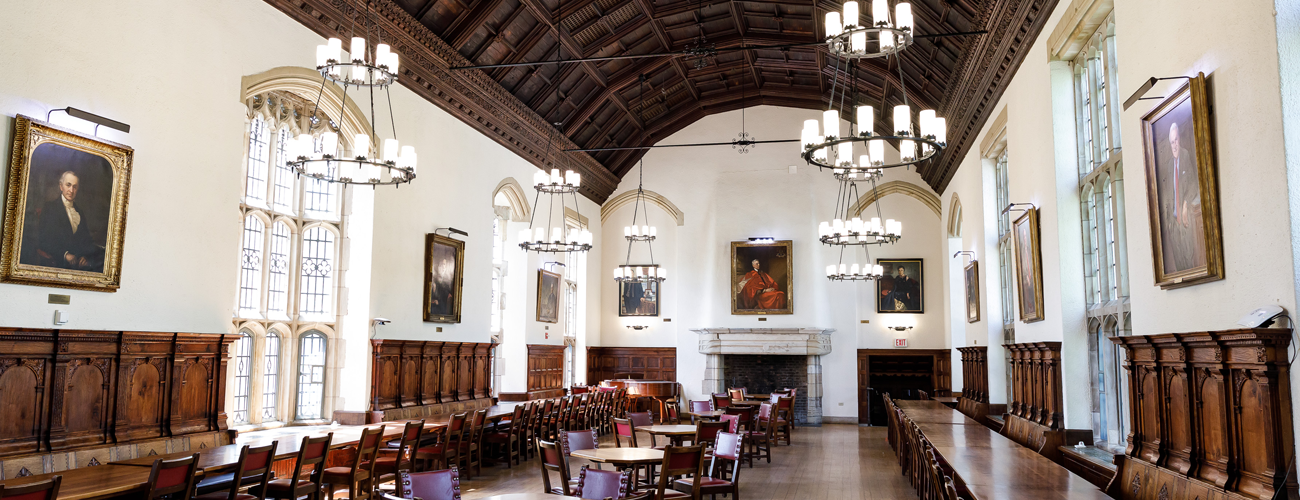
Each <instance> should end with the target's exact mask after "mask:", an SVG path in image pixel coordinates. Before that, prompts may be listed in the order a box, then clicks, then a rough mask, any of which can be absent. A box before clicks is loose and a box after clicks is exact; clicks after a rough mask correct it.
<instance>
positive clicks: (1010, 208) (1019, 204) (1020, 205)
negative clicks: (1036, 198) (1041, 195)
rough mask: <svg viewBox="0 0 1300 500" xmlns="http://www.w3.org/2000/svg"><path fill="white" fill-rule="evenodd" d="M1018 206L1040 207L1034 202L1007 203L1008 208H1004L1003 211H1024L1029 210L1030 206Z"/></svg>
mask: <svg viewBox="0 0 1300 500" xmlns="http://www.w3.org/2000/svg"><path fill="white" fill-rule="evenodd" d="M1016 207H1029V208H1035V209H1036V208H1038V205H1035V204H1033V203H1012V204H1010V205H1007V208H1004V209H1002V213H1004V214H1005V213H1007V212H1024V211H1026V210H1028V208H1016Z"/></svg>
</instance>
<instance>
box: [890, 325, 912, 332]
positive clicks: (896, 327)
mask: <svg viewBox="0 0 1300 500" xmlns="http://www.w3.org/2000/svg"><path fill="white" fill-rule="evenodd" d="M912 328H914V327H912V326H911V325H894V326H886V327H885V329H887V330H893V331H896V332H906V331H908V330H911V329H912Z"/></svg>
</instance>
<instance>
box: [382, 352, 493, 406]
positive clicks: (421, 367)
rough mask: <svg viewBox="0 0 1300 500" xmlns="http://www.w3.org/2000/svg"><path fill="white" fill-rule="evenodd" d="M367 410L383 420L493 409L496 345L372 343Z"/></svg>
mask: <svg viewBox="0 0 1300 500" xmlns="http://www.w3.org/2000/svg"><path fill="white" fill-rule="evenodd" d="M370 344H371V347H372V353H373V355H374V361H373V362H372V363H371V379H370V380H371V384H370V410H371V411H377V412H383V414H384V418H385V419H387V420H396V419H407V418H425V417H437V416H442V415H447V414H450V413H454V412H459V411H464V410H465V409H472V408H478V407H486V406H491V405H492V400H491V395H492V355H493V352H494V351H493V348H494V347H495V346H496V344H491V343H481V342H431V341H423V340H389V339H371V340H370Z"/></svg>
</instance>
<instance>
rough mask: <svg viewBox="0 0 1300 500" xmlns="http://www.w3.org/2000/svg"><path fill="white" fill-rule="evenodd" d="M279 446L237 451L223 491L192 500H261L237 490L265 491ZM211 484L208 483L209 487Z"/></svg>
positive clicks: (276, 443) (200, 485)
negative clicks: (232, 470)
mask: <svg viewBox="0 0 1300 500" xmlns="http://www.w3.org/2000/svg"><path fill="white" fill-rule="evenodd" d="M279 445H280V443H279V442H278V441H272V442H271V444H268V445H266V446H261V447H257V448H253V447H250V446H247V445H245V446H244V447H243V448H241V449H240V450H239V462H236V463H235V472H234V473H233V474H231V475H230V479H229V480H228V481H227V482H225V483H224V485H225V491H220V490H213V491H208V492H204V491H202V490H201V489H200V490H199V491H200V492H199V494H198V495H195V497H194V500H261V499H262V498H263V497H259V496H257V495H250V494H248V493H240V492H239V489H240V488H243V487H245V486H253V487H256V488H258V490H259V491H265V490H266V483H268V482H270V481H271V476H272V475H273V474H272V472H271V463H272V462H274V461H275V448H276V447H277V446H279ZM212 484H213V483H209V485H212ZM202 485H203V483H202V482H200V483H199V488H201V487H202ZM0 497H3V495H0Z"/></svg>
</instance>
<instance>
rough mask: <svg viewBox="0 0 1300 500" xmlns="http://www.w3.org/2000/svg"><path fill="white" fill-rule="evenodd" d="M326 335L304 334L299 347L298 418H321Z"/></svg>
mask: <svg viewBox="0 0 1300 500" xmlns="http://www.w3.org/2000/svg"><path fill="white" fill-rule="evenodd" d="M325 349H326V347H325V335H324V334H322V333H320V332H317V331H310V332H307V333H304V334H302V339H301V341H300V342H299V347H298V415H297V418H298V420H313V419H318V418H321V415H322V413H323V412H322V411H321V407H322V406H323V405H324V402H325Z"/></svg>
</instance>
